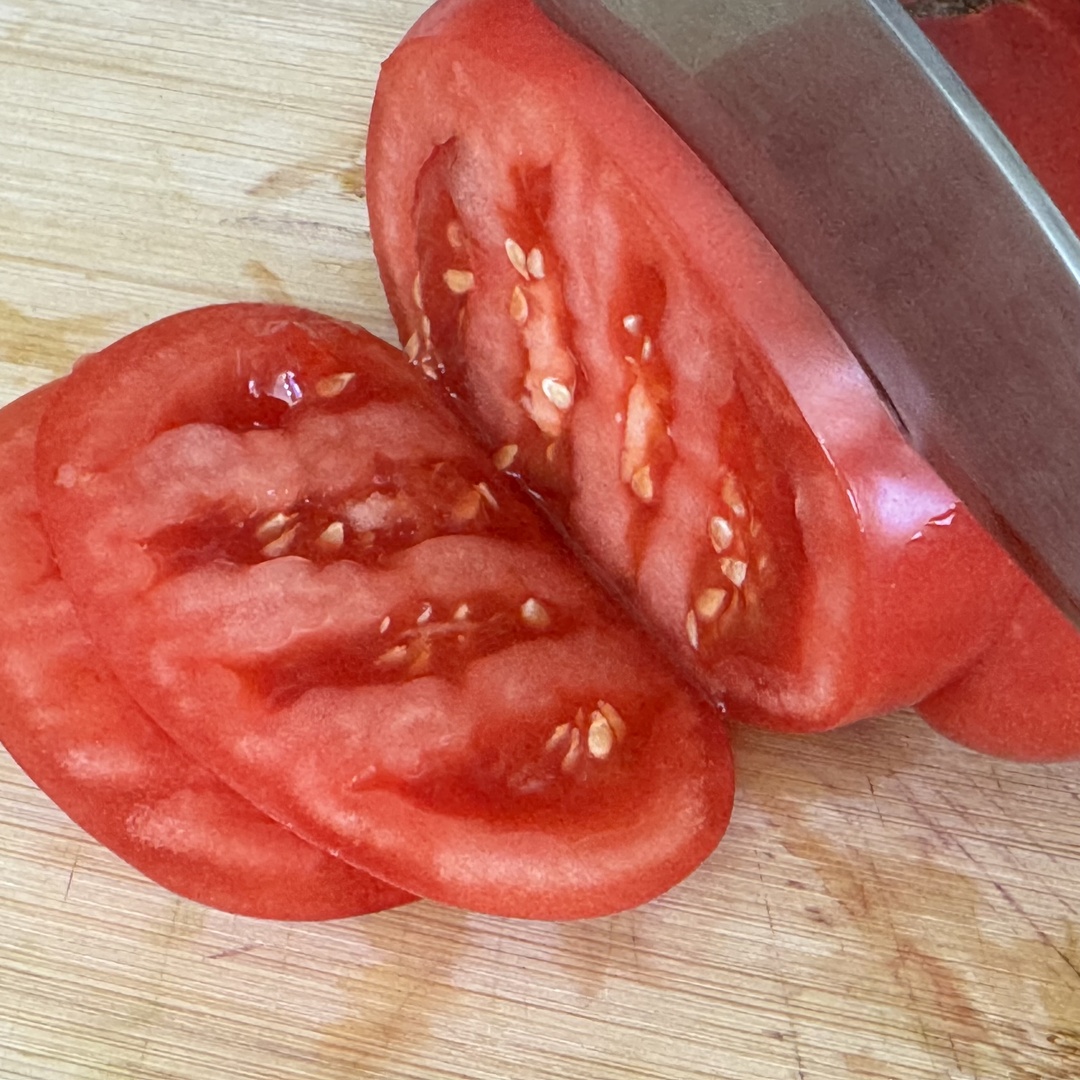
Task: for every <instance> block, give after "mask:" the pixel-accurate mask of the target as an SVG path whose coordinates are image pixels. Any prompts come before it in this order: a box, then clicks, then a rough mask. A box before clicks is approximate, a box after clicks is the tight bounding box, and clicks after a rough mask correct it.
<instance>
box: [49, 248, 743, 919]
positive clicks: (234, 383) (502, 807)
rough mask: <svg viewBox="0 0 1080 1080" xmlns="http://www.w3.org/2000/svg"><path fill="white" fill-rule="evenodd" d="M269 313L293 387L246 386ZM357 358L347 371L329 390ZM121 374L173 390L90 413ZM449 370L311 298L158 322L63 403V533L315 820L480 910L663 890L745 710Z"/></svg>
mask: <svg viewBox="0 0 1080 1080" xmlns="http://www.w3.org/2000/svg"><path fill="white" fill-rule="evenodd" d="M503 257H504V258H506V257H507V256H506V254H505V252H504V255H503ZM524 258H525V261H526V268H527V264H528V258H529V255H528V253H525V255H524ZM536 265H537V263H536V259H535V258H534V259H533V266H534V269H535V268H536ZM451 281H452V282H454V283H455V284H456V285H461V284H462V283H461V282H459V281H457V279H453V278H452V279H451ZM290 320H291V321H292V322H295V323H297V324H298V325H303V326H304V327H306V328H307V330H309V331H312V333H309V334H305V335H304V338H303V340H306V341H308V342H309V345H308V346H306V348H307V349H308V353H307V354H304V353H303V351H302V350H301V348H300V347H299V345H298V344H297V341H298V340H299V339H298V338H297V335H296V334H294V333H292V332H291V331H290V330H289V329H288V324H289V322H290ZM268 323H269V324H273V325H275V326H278V325H280V326H281V327H284V328H285V329H283V330H279V331H278V333H279V335H280V334H281V333H285V334H286V335H287V337H286V342H287V343H288V345H289V348H288V350H287V352H288V369H287V370H288V386H289V394H290V396H291V397H292V398H293V402H292V404H291V405H290V406H289V407H287V408H286V409H284V410H282V409H277V407H276V406H273V407H272V408H271V410H270V411H269V412H267V411H266V408H265V406H266V403H265V402H264V401H263V400H262V399H261V397H256V398H255V399H254V400H252V398H251V395H250V393H249V392H248V386H249V385H250V384H254V385H256V386H274V385H277V384H278V383H279V382H281V379H280V378H279V377H277V376H274V372H275V371H277V372H279V373H280V371H281V370H283V369H284V361H283V359H282V350H281V349H280V348H278V347H277V346H276V345H275V342H274V340H273V334H272V333H271V334H268V333H267V324H268ZM335 327H336V329H335ZM208 337H209V338H211V339H220V338H228V340H229V349H228V352H227V355H228V356H229V357H230V363H229V373H228V374H227V375H223V373H222V371H221V370H220V367H219V365H218V362H216V360H215V357H216V356H217V355H218V354H217V353H215V352H212V351H203V352H201V353H200V352H193V353H192V354H191V355H190V356H189V357H188V360H187V362H188V363H189V364H190V363H193V362H194V363H197V364H201V365H202V366H203V367H204V368H205V371H204V382H205V384H206V385H208V386H210V387H213V388H214V391H213V394H212V395H211V396H210V397H209V399H208V401H207V404H206V407H205V413H206V414H207V415H201V414H200V412H199V410H198V408H196V407H195V406H196V405H197V403H196V402H194V401H193V400H192V399H191V398H190V397H189V391H188V389H187V388H186V387H182V388H181V389H180V391H179V392H178V393H177V395H176V396H175V397H172V396H170V394H169V393H167V392H166V393H163V392H162V389H161V387H162V379H161V375H160V372H161V363H162V362H163V358H164V357H167V356H168V357H175V356H176V354H178V353H179V354H184V352H185V350H184V349H183V343H184V342H185V341H191V342H193V343H194V345H196V346H198V345H199V343H200V342H202V341H204V340H205V339H206V338H208ZM328 353H332V354H333V363H331V360H330V359H328V356H327V354H328ZM416 359H417V365H416V366H417V367H421V366H422V364H423V360H422V358H421V354H420V353H419V352H418V353H417V357H416ZM342 366H344V368H345V369H346V370H347V371H348V372H350V373H351V375H352V378H351V379H350V380H349V382H348V385H347V386H346V387H345V388H344V389H342V391H341V393H340V394H338V395H336V396H335V397H334V398H333V399H332V400H320V398H319V397H318V395H315V394H313V393H312V392H311V390H312V387H313V386H315V385H317V384H318V383H319V382H320V381H321V380H322V379H325V378H328V377H330V376H329V374H328V373H330V372H333V371H335V370H337V371H338V373H339V374H341V368H342ZM99 369H100V370H99ZM106 370H109V371H112V372H116V373H117V374H118V379H119V382H120V384H121V386H122V391H121V392H122V393H123V394H124V395H126V397H127V405H128V408H131V409H146V410H148V411H149V412H150V413H151V414H152V416H153V422H152V423H149V424H146V425H144V426H142V427H141V428H139V430H138V433H137V437H136V438H135V439H133V440H132V441H131V444H130V445H127V446H125V445H124V444H123V440H122V439H118V438H116V437H115V435H114V434H103V435H102V436H100V438H98V437H96V435H95V431H96V429H94V428H91V427H84V428H83V430H82V432H81V434H80V437H79V438H78V439H76V440H72V439H70V437H69V433H70V432H71V430H72V429H73V428H77V427H78V422H77V419H76V414H78V415H79V416H82V415H85V414H86V413H87V412H89V413H93V412H94V411H95V410H96V409H98V408H99V407H100V408H102V409H104V410H105V411H106V412H108V411H109V410H111V409H113V408H114V407H115V404H116V394H117V392H118V391H116V390H110V391H107V390H106V389H104V388H103V385H102V379H101V373H102V372H104V371H106ZM237 373H239V374H237ZM430 382H431V379H430V376H428V377H425V375H424V374H423V373H421V372H420V371H415V370H412V369H411V368H410V367H409V366H408V364H407V363H406V361H405V358H403V357H402V356H401V355H400V354H398V353H397V352H396V351H395V350H392V349H391V348H390V347H389V346H386V345H383V344H382V343H381V342H378V341H376V339H374V338H370V337H366V336H363V335H361V334H360V333H359V332H358V331H355V330H353V329H351V328H348V327H344V326H341V325H340V324H334V323H332V321H331V320H328V319H325V318H324V317H322V316H317V315H315V314H312V313H304V312H299V311H295V310H289V309H280V308H259V307H258V306H251V305H236V306H231V307H222V308H216V309H205V310H203V311H197V312H189V313H185V314H183V315H180V316H175V317H173V318H172V319H169V320H165V321H163V322H162V323H160V324H156V325H155V326H153V327H150V328H147V329H146V330H144V331H141V332H139V334H136V335H134V336H133V337H132V338H128V339H125V340H124V341H122V342H119V343H118V344H117V345H116V346H114V347H113V349H111V350H106V353H105V354H102V355H100V356H99V357H95V358H91V359H90V360H88V361H85V362H84V363H83V365H82V366H81V367H80V369H79V370H78V371H77V372H76V373H75V374H74V375H73V376H72V377H71V382H70V383H68V384H67V385H66V386H65V388H64V391H63V392H62V393H61V395H60V397H59V399H58V402H57V404H56V406H55V407H54V408H53V409H50V412H49V414H48V416H47V417H46V420H45V423H44V424H43V428H42V432H41V436H40V438H39V450H38V479H39V488H40V491H41V495H42V499H43V509H44V517H45V520H46V524H47V527H48V529H49V531H50V535H51V536H52V539H53V543H54V546H55V549H56V552H57V558H58V560H59V562H60V565H61V566H62V568H63V571H64V574H65V577H66V579H67V580H68V581H69V582H71V585H72V588H73V590H74V591H75V592H76V593H77V595H78V602H79V605H80V608H81V610H82V612H83V616H84V619H85V620H86V623H87V625H88V626H91V627H92V628H93V632H94V634H95V639H96V641H97V643H98V644H99V646H100V648H101V649H102V650H103V651H104V653H106V654H107V655H108V657H109V660H110V662H111V663H112V665H113V666H114V668H115V670H117V672H118V673H120V675H121V678H122V679H123V681H124V682H125V685H126V686H127V687H128V688H129V689H130V691H131V693H132V694H133V696H135V697H136V698H137V700H138V701H139V702H140V703H141V704H142V705H143V707H145V708H146V709H147V710H148V711H149V712H150V713H151V714H152V715H153V716H154V717H155V719H156V720H157V721H158V722H159V723H160V724H161V725H162V727H164V728H165V729H166V730H167V731H169V732H170V734H172V735H173V736H174V737H175V738H176V739H177V740H178V742H180V743H181V744H182V745H183V746H184V747H186V748H187V749H188V750H189V751H190V752H191V753H193V754H194V755H196V756H197V758H198V759H199V760H200V761H205V762H206V763H207V764H208V766H209V767H211V768H212V769H213V770H214V771H215V772H216V773H217V774H218V775H220V776H221V777H222V778H223V779H224V780H225V781H226V782H227V783H228V784H229V785H230V786H231V787H233V788H234V789H235V790H237V791H239V792H240V793H241V794H243V795H244V796H245V797H247V798H249V799H250V800H251V801H252V802H253V803H254V804H256V805H258V806H259V807H260V808H261V809H262V810H264V811H265V812H266V813H268V814H270V815H271V816H272V817H273V818H275V819H276V820H278V821H281V822H282V823H284V824H286V825H288V827H289V828H291V829H293V830H295V831H296V832H297V833H298V834H299V835H301V836H303V837H305V838H306V839H308V840H309V841H310V842H312V843H314V844H316V845H318V846H320V847H323V848H325V849H327V850H331V851H333V852H334V853H335V854H338V855H340V856H341V857H342V858H344V859H346V860H348V861H350V862H352V863H354V864H355V865H357V866H360V867H362V868H364V869H368V868H371V869H374V868H375V867H378V868H379V870H378V871H376V873H377V874H379V875H380V876H382V875H386V876H387V879H388V880H393V881H394V883H395V884H397V885H398V886H399V887H400V888H407V887H408V888H409V891H413V889H418V890H419V894H420V895H424V896H427V897H430V898H434V899H438V900H442V901H445V902H448V903H453V904H459V905H464V906H467V907H470V908H473V909H475V910H479V911H486V912H491V913H495V914H504V915H516V916H523V917H537V918H577V917H584V916H588V915H599V914H602V913H605V912H608V911H615V910H619V909H621V908H624V907H627V906H632V905H635V904H639V903H641V902H643V901H645V900H647V899H649V898H650V897H652V896H655V895H657V894H658V893H659V892H662V891H663V890H664V889H666V888H668V887H670V886H671V885H672V884H674V883H675V882H676V881H678V880H679V879H680V878H681V877H683V876H685V874H687V873H689V872H690V870H692V869H693V868H694V867H695V866H696V865H697V864H698V863H699V862H700V861H701V860H702V859H703V858H704V857H705V856H706V855H707V854H708V852H709V851H711V850H712V848H713V847H714V846H715V844H716V842H717V841H718V839H719V837H720V835H721V834H722V833H723V831H724V828H725V827H726V823H727V820H728V816H729V814H730V811H731V801H732V787H733V781H732V773H731V768H732V766H731V760H730V753H729V750H728V746H727V740H726V735H725V733H724V731H723V728H722V727H721V726H720V725H719V723H718V720H717V718H716V716H715V715H714V713H713V711H712V710H711V709H710V707H709V706H708V705H707V704H706V703H705V702H704V701H703V700H701V699H700V698H699V697H698V696H697V695H696V694H694V693H693V692H691V691H690V690H688V689H687V688H686V687H685V686H683V685H682V684H680V683H679V681H678V680H677V678H676V677H675V676H674V675H673V674H672V673H671V672H670V671H669V670H668V669H667V668H666V667H665V666H664V664H663V662H662V661H661V660H659V659H658V658H657V657H656V656H655V655H654V649H653V646H652V643H651V642H650V641H649V640H648V639H646V638H645V637H644V636H643V635H642V634H641V633H640V632H639V631H638V630H637V629H636V628H634V627H633V626H632V625H631V624H630V623H629V620H628V619H627V618H626V617H625V615H624V613H623V612H621V611H620V610H619V609H618V608H617V607H616V606H615V605H614V604H613V602H612V601H611V600H610V599H609V598H608V597H606V596H605V595H604V593H603V592H601V591H600V590H599V589H598V588H597V587H596V586H595V584H593V583H592V582H591V581H590V580H589V578H588V577H587V576H586V575H585V573H584V572H583V570H582V569H581V567H580V566H579V565H578V564H577V563H576V562H575V560H574V558H573V557H572V556H571V554H570V552H569V551H568V550H567V549H566V548H565V547H564V546H563V545H562V544H561V543H560V542H559V541H558V539H557V537H556V534H555V533H554V531H553V530H551V529H550V527H549V526H548V525H547V524H546V523H545V522H544V521H543V520H542V519H541V518H540V517H539V515H537V514H536V513H535V509H534V507H533V506H532V505H531V504H530V503H529V502H528V501H527V500H526V499H525V498H524V497H523V496H522V494H521V492H520V491H519V490H518V488H517V487H516V485H514V484H512V483H510V482H509V481H508V480H507V479H506V478H505V477H504V476H501V475H500V474H499V472H498V470H497V467H496V465H495V463H494V462H493V460H492V457H493V456H498V455H493V454H490V453H488V452H485V451H482V450H479V449H477V448H475V447H472V446H470V445H469V444H468V443H467V442H465V441H464V440H463V436H462V434H461V429H460V426H459V424H458V423H457V421H456V420H455V419H454V418H453V416H452V414H451V413H450V412H449V411H448V410H447V409H446V408H445V406H444V405H442V404H440V403H439V400H438V398H437V397H435V396H433V395H431V394H430V388H429V383H430ZM384 391H385V392H384ZM391 391H392V393H391ZM388 396H390V397H392V398H393V403H392V408H391V407H390V406H387V405H386V404H385V401H386V399H387V397H388ZM372 402H376V403H378V404H372ZM395 410H396V411H395ZM380 416H381V419H379V417H380ZM376 421H377V422H376ZM208 427H216V428H217V429H218V430H217V431H216V432H215V433H214V434H213V435H210V434H208V431H207V428H208ZM412 431H415V432H416V433H417V437H416V439H415V440H410V439H409V437H408V434H409V433H410V432H412ZM322 441H325V442H326V445H327V446H328V449H329V451H330V456H331V459H332V460H333V461H334V462H335V464H334V465H333V466H331V467H326V466H325V464H324V463H323V462H321V461H320V462H319V463H318V464H317V465H316V464H315V455H316V454H317V449H316V448H317V447H318V445H319V444H320V442H322ZM346 448H348V450H347V452H346ZM436 448H437V452H434V451H435V450H436ZM192 453H194V454H195V455H196V456H197V458H198V460H199V462H200V467H199V469H196V470H189V469H188V468H187V458H188V456H189V455H190V454H192ZM215 455H217V456H215ZM306 462H307V463H311V464H312V465H313V466H315V467H314V468H312V469H310V470H309V469H308V468H307V467H306V466H305V463H306ZM342 470H344V471H343V472H342ZM169 477H171V478H172V479H171V480H170V479H169ZM188 477H190V487H188V486H187V485H188V481H187V479H186V478H188ZM278 477H280V478H281V483H280V484H279V483H278V479H277V478H278ZM72 478H77V479H76V482H69V481H71V480H72ZM58 481H59V482H58ZM157 484H163V485H164V488H163V492H155V491H154V490H152V488H153V487H154V485H157ZM170 484H171V485H172V489H169V485H170ZM234 484H235V486H236V487H237V488H238V489H239V490H241V492H242V493H246V496H252V497H250V498H249V497H245V498H241V499H239V500H238V499H236V498H234V497H233V496H232V495H231V494H230V489H231V488H232V487H233V485H234ZM279 488H280V490H279ZM260 491H262V492H263V493H264V494H263V495H258V493H259V492H260ZM268 492H273V494H266V493H268ZM256 495H258V497H257V498H255V497H254V496H256ZM155 500H157V506H156V509H155V510H154V513H153V515H152V516H151V517H150V518H149V519H148V520H141V516H140V513H139V511H138V508H139V507H140V506H143V507H145V506H146V505H148V504H154V503H155ZM118 508H119V509H118ZM271 512H273V515H272V516H274V517H276V516H277V515H281V516H282V518H283V519H282V520H275V521H274V523H273V526H272V527H270V528H269V533H268V532H266V531H264V530H265V529H266V528H267V527H268V526H267V522H268V517H267V515H268V514H270V513H271ZM328 517H333V519H334V520H333V521H332V522H331V523H330V525H327V524H326V522H327V519H328ZM328 529H330V530H331V537H330V542H329V543H327V541H326V538H325V537H326V532H327V530H328ZM290 530H291V531H290ZM270 533H274V535H270ZM405 882H408V883H409V886H406V885H405V884H404V883H405Z"/></svg>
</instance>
